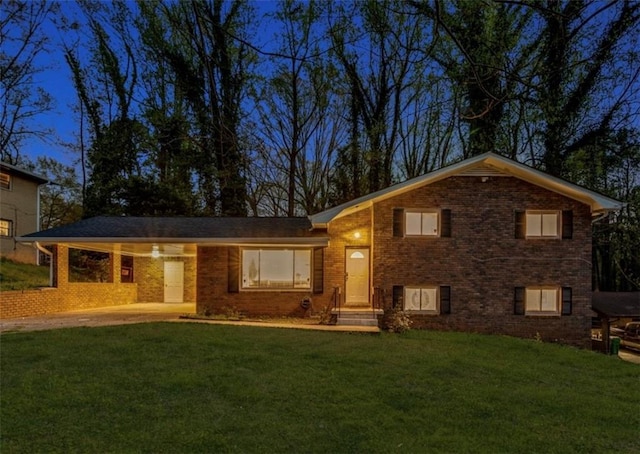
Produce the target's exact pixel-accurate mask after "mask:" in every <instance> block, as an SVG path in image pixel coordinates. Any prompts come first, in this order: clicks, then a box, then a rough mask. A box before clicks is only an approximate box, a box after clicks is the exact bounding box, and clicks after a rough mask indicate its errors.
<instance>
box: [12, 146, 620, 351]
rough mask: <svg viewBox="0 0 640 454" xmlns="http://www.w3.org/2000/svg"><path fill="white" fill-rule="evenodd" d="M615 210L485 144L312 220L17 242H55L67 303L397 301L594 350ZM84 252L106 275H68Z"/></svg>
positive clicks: (95, 223) (150, 221)
mask: <svg viewBox="0 0 640 454" xmlns="http://www.w3.org/2000/svg"><path fill="white" fill-rule="evenodd" d="M620 207H621V203H620V202H618V201H616V200H613V199H611V198H608V197H606V196H603V195H601V194H598V193H595V192H593V191H590V190H588V189H585V188H582V187H579V186H576V185H574V184H571V183H569V182H566V181H564V180H561V179H558V178H555V177H552V176H549V175H547V174H545V173H543V172H540V171H538V170H535V169H533V168H531V167H528V166H526V165H523V164H520V163H517V162H515V161H512V160H510V159H507V158H505V157H502V156H499V155H496V154H493V153H487V154H484V155H480V156H476V157H473V158H470V159H467V160H464V161H461V162H458V163H456V164H453V165H450V166H448V167H444V168H442V169H440V170H437V171H435V172H431V173H428V174H426V175H423V176H420V177H417V178H413V179H411V180H408V181H405V182H403V183H400V184H396V185H394V186H391V187H389V188H386V189H383V190H381V191H378V192H375V193H372V194H369V195H366V196H364V197H360V198H358V199H355V200H352V201H350V202H347V203H344V204H342V205H340V206H336V207H334V208H331V209H329V210H326V211H323V212H321V213H317V214H314V215H312V216H309V217H303V218H180V217H173V218H136V217H96V218H91V219H86V220H83V221H80V222H77V223H75V224H71V225H68V226H64V227H59V228H55V229H51V230H47V231H43V232H37V233H33V234H30V235H25V236H24V237H22V238H21V240H22V241H23V242H28V243H34V244H35V243H38V244H39V245H43V246H52V247H53V250H54V251H55V252H54V255H55V259H54V260H53V261H52V263H53V266H54V270H53V271H54V281H55V285H56V287H57V288H58V289H59V290H60V294H61V295H66V297H65V298H62V299H61V300H60V301H59V302H58V304H60V305H70V304H71V305H74V307H77V306H80V305H84V306H85V307H86V306H87V305H98V304H100V305H109V304H123V303H133V302H159V301H165V302H192V303H193V304H194V311H195V312H198V313H221V312H224V311H225V310H228V309H229V308H232V309H233V310H234V311H238V312H240V313H243V314H246V315H272V316H275V315H285V316H304V315H305V314H308V313H309V311H315V312H316V313H317V312H318V311H320V310H323V309H325V310H326V309H327V308H328V309H330V310H333V311H334V312H339V313H342V312H344V313H347V312H349V311H354V312H357V311H372V313H374V314H377V313H380V312H381V309H383V308H389V307H396V308H401V309H403V310H404V311H406V312H407V313H408V314H409V315H410V318H411V320H412V321H413V325H412V326H413V327H414V328H428V329H435V330H457V331H470V332H479V333H493V334H504V335H511V336H520V337H525V338H534V337H541V338H542V339H544V340H549V341H558V342H563V343H567V344H572V345H578V346H583V347H588V346H589V344H590V326H591V317H592V315H593V314H592V311H591V295H592V288H591V232H592V223H593V222H598V221H599V220H601V219H603V218H604V217H606V216H607V214H608V213H610V212H611V211H614V210H618V209H619V208H620ZM74 249H82V250H91V251H101V252H103V253H106V254H108V256H109V257H110V268H109V269H110V271H109V273H110V274H109V278H108V279H106V282H104V283H100V284H95V283H79V282H78V283H74V282H69V256H70V251H72V250H74ZM63 300H64V302H63Z"/></svg>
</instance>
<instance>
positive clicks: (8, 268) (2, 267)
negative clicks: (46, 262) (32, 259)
mask: <svg viewBox="0 0 640 454" xmlns="http://www.w3.org/2000/svg"><path fill="white" fill-rule="evenodd" d="M48 286H49V267H48V266H38V265H30V264H27V263H18V262H14V261H12V260H9V259H6V258H4V257H0V292H4V291H8V290H28V289H34V288H39V287H48Z"/></svg>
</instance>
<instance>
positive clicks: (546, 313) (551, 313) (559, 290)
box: [524, 286, 562, 317]
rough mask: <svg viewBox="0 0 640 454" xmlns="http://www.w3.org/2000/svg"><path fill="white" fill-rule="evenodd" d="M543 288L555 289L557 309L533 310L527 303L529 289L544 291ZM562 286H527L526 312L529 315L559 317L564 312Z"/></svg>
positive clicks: (525, 293) (525, 294)
mask: <svg viewBox="0 0 640 454" xmlns="http://www.w3.org/2000/svg"><path fill="white" fill-rule="evenodd" d="M542 290H553V291H555V293H556V295H555V300H556V301H555V306H556V308H555V310H554V311H543V310H531V309H529V307H528V304H527V297H528V294H529V291H542ZM561 300H562V288H560V287H553V286H539V287H535V286H534V287H525V289H524V314H525V315H528V316H536V317H559V316H560V315H561V312H562V301H561Z"/></svg>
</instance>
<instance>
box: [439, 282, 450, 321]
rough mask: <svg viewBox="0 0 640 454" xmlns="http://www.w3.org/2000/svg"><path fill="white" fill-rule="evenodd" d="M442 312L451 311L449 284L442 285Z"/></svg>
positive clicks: (447, 312) (448, 312)
mask: <svg viewBox="0 0 640 454" xmlns="http://www.w3.org/2000/svg"><path fill="white" fill-rule="evenodd" d="M440 313H441V314H450V313H451V287H450V286H448V285H442V286H440Z"/></svg>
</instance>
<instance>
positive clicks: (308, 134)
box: [256, 0, 342, 216]
mask: <svg viewBox="0 0 640 454" xmlns="http://www.w3.org/2000/svg"><path fill="white" fill-rule="evenodd" d="M279 7H280V9H279V10H278V12H277V13H276V19H277V20H278V23H279V24H281V30H282V32H281V33H280V34H278V35H277V36H278V41H279V42H281V49H279V50H278V55H277V56H276V57H273V59H274V60H276V59H277V60H276V61H275V62H274V71H273V74H272V75H270V76H269V77H268V78H267V80H266V82H265V83H264V84H263V85H262V89H261V91H260V93H259V96H257V99H258V101H257V106H258V112H259V124H260V127H259V128H256V130H257V131H260V132H259V136H260V138H262V139H263V140H261V141H260V140H259V139H258V140H259V141H260V142H261V143H262V144H263V145H262V146H261V147H258V151H260V152H261V155H262V156H261V158H262V159H263V160H264V166H265V172H272V173H273V175H270V176H269V177H268V178H269V180H270V181H273V183H274V186H273V187H272V188H271V189H270V191H271V192H272V193H273V191H274V190H277V191H278V192H279V193H280V194H281V198H282V199H286V200H283V202H284V203H283V204H282V206H281V212H282V213H284V214H286V215H287V216H294V215H296V214H311V213H313V212H317V211H320V210H322V209H323V208H325V207H326V203H327V197H328V194H327V192H326V189H327V186H326V184H325V183H324V182H325V181H327V180H328V179H329V172H330V168H331V166H332V164H333V160H334V158H333V156H334V155H335V151H336V149H337V148H338V146H339V144H340V142H339V141H340V135H339V131H340V128H341V125H342V122H341V118H340V116H339V111H338V109H335V107H334V106H335V105H336V104H337V97H336V92H335V90H333V88H332V81H333V80H335V77H336V71H335V68H334V67H333V65H331V63H330V62H322V61H321V60H320V55H321V54H322V52H321V50H320V47H319V45H318V42H319V41H320V35H319V34H318V32H317V31H316V30H315V28H317V26H318V21H319V18H320V13H321V8H320V5H319V4H318V3H317V2H314V1H311V2H309V3H306V4H304V3H301V2H298V1H294V0H286V1H282V2H280V4H279ZM273 214H278V213H273Z"/></svg>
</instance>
